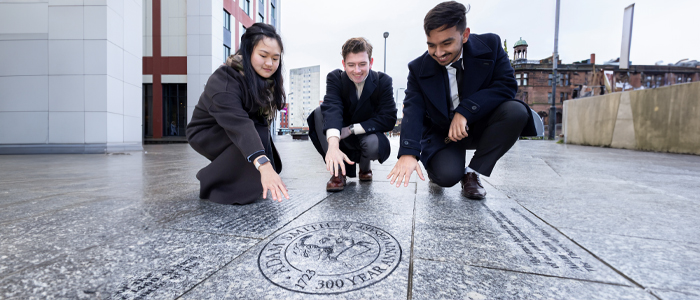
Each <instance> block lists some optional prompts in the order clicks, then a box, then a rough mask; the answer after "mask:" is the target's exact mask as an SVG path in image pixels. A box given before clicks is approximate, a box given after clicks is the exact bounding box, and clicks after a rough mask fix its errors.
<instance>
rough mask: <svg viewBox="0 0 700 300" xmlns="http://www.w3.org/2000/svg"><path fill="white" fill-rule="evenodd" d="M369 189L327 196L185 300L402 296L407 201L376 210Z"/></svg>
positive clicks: (406, 258)
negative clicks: (399, 209) (400, 208)
mask: <svg viewBox="0 0 700 300" xmlns="http://www.w3.org/2000/svg"><path fill="white" fill-rule="evenodd" d="M373 187H374V185H372V187H371V188H370V187H366V190H362V189H361V188H360V189H361V191H360V192H359V193H358V194H359V196H360V197H356V195H355V194H354V193H349V192H350V190H346V191H343V192H339V193H334V194H332V195H331V196H330V197H328V198H327V199H326V200H324V201H323V202H322V203H320V204H318V205H317V206H315V207H313V208H312V209H310V210H309V211H308V212H306V213H304V214H302V215H301V216H299V218H298V219H296V220H294V221H293V222H291V223H290V224H289V225H287V226H285V227H284V228H282V229H280V230H279V231H277V232H275V233H273V234H272V235H271V237H270V238H269V239H266V240H265V241H263V242H262V243H261V244H259V245H257V246H256V247H254V248H253V249H252V250H251V251H249V252H247V253H246V254H245V255H244V256H242V257H240V258H238V259H236V260H235V261H234V262H233V263H231V264H230V265H229V266H227V267H226V268H225V269H223V270H222V271H221V272H218V273H217V274H216V275H214V276H212V277H211V278H209V279H208V280H206V281H205V282H203V283H202V284H201V285H199V286H197V287H196V288H195V289H193V290H192V291H191V292H189V293H187V294H185V295H184V296H183V298H184V299H202V298H207V297H217V298H224V299H240V298H261V299H368V298H377V299H400V298H406V295H407V292H408V290H407V288H406V287H407V282H408V266H409V263H408V262H409V257H410V252H408V251H407V250H405V249H410V245H411V230H410V228H411V227H412V219H411V215H412V206H413V203H412V201H413V200H412V199H410V200H407V201H405V202H404V204H403V205H405V206H408V207H409V208H410V209H407V210H405V211H406V214H407V215H401V214H396V213H395V212H396V211H395V210H393V209H392V208H391V207H387V208H385V209H375V208H376V207H375V206H374V205H373V204H372V202H375V201H377V200H379V198H368V197H367V194H373V191H374V188H373ZM406 194H411V193H409V192H407V193H406ZM363 196H364V197H363ZM406 198H408V197H406ZM351 202H358V204H364V205H366V206H365V209H357V210H348V209H347V207H348V206H350V207H361V205H354V204H349V205H340V204H342V203H346V204H347V203H351ZM304 250H306V251H304ZM307 251H308V252H307ZM282 252H284V253H282ZM336 253H338V254H339V255H337V256H336V257H335V258H331V257H332V256H333V255H335V254H336ZM300 266H305V267H300ZM296 268H299V269H298V270H297V269H296ZM276 272H277V273H278V274H275V273H276ZM287 274H289V276H287Z"/></svg>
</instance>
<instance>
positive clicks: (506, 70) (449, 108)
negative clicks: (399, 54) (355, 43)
mask: <svg viewBox="0 0 700 300" xmlns="http://www.w3.org/2000/svg"><path fill="white" fill-rule="evenodd" d="M467 11H468V9H467V8H466V7H465V6H464V5H462V4H460V3H458V2H455V1H448V2H443V3H440V4H438V5H437V6H435V7H434V8H433V9H432V10H430V11H429V12H428V14H427V15H426V16H425V19H424V25H423V27H424V29H425V34H426V38H427V43H428V51H427V52H425V53H424V54H423V55H421V56H420V57H418V58H417V59H415V60H413V61H412V62H410V63H409V64H408V69H409V74H408V84H407V89H406V98H405V100H404V109H403V121H402V124H401V142H400V143H401V144H400V148H399V161H398V162H397V163H396V165H395V166H394V168H393V169H392V171H391V172H390V173H389V176H387V178H390V179H391V180H390V182H391V184H394V182H395V181H396V186H397V187H398V186H399V185H401V182H402V181H404V182H405V186H408V181H409V179H410V177H411V174H412V173H413V171H416V172H417V174H418V176H419V177H420V178H421V179H422V180H425V179H424V177H423V172H422V171H421V168H420V166H419V165H418V160H419V159H420V161H421V162H422V163H423V166H425V169H426V171H427V172H428V176H429V177H430V180H431V181H432V182H433V183H435V184H438V185H440V186H443V187H449V186H454V185H455V184H457V182H460V181H461V183H462V192H463V195H464V196H465V197H467V198H470V199H484V197H485V196H486V190H485V189H484V187H483V185H482V184H481V181H480V180H479V174H481V175H485V176H490V175H491V171H492V170H493V168H494V166H495V164H496V162H497V161H498V159H500V158H501V157H502V156H503V155H504V154H505V153H506V152H507V151H508V150H509V149H510V148H511V147H512V146H513V144H515V142H516V141H517V140H518V138H519V137H520V136H521V135H536V131H535V124H534V119H533V117H532V113H531V111H530V109H529V107H528V106H527V104H525V103H523V102H522V101H519V100H515V99H513V98H514V97H515V93H516V92H517V85H516V81H515V78H514V76H513V68H512V67H511V65H510V61H509V60H508V56H507V55H506V53H505V51H504V50H503V48H502V46H501V40H500V38H499V37H498V36H497V35H495V34H481V35H477V34H470V29H469V28H468V27H467V19H466V13H467ZM467 149H474V150H476V151H475V152H474V157H473V158H472V159H471V161H470V162H469V165H468V166H465V163H466V159H465V156H466V150H467Z"/></svg>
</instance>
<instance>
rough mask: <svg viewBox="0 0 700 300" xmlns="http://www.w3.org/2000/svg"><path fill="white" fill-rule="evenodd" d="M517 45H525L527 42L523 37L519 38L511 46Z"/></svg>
mask: <svg viewBox="0 0 700 300" xmlns="http://www.w3.org/2000/svg"><path fill="white" fill-rule="evenodd" d="M518 46H527V42H526V41H525V40H523V38H520V40H518V41H517V42H515V45H513V47H518Z"/></svg>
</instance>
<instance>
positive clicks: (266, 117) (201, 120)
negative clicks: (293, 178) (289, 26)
mask: <svg viewBox="0 0 700 300" xmlns="http://www.w3.org/2000/svg"><path fill="white" fill-rule="evenodd" d="M283 51H284V47H283V46H282V38H280V36H279V35H278V34H277V32H276V31H275V28H274V27H272V26H270V25H267V24H263V23H255V24H253V25H252V26H250V27H249V28H248V29H247V30H246V32H245V34H243V36H242V37H241V45H240V49H239V50H238V52H236V53H235V54H233V55H231V56H230V57H228V58H227V60H226V63H225V64H224V65H222V66H221V67H219V69H217V70H216V71H214V74H212V75H211V77H209V80H208V81H207V84H206V86H205V87H204V92H203V93H202V95H201V96H200V97H199V103H197V106H195V109H194V112H193V113H192V120H191V121H190V123H189V124H188V125H187V140H188V141H189V143H190V145H191V146H192V148H193V149H194V150H195V151H197V152H198V153H199V154H201V155H203V156H204V157H206V158H208V159H209V160H211V163H210V164H209V165H208V166H206V167H205V168H203V169H202V170H200V171H199V172H198V173H197V179H199V182H200V192H199V197H200V198H202V199H209V200H211V201H214V202H217V203H225V204H247V203H250V202H253V201H255V200H256V199H258V198H259V197H260V196H261V195H262V196H263V198H266V196H267V191H270V192H271V194H272V199H273V200H277V201H282V196H284V197H285V198H287V199H289V195H288V194H287V188H286V186H285V185H284V182H282V179H281V178H280V177H279V175H278V173H279V172H281V171H282V161H281V160H280V157H279V155H278V153H277V149H276V148H275V145H274V143H273V142H272V138H271V136H270V130H269V125H270V124H271V123H272V122H273V121H274V117H275V115H276V113H277V111H278V110H279V109H280V108H283V107H284V105H285V95H284V88H283V83H282V53H283Z"/></svg>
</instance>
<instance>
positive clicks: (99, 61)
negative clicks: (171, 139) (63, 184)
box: [0, 0, 143, 154]
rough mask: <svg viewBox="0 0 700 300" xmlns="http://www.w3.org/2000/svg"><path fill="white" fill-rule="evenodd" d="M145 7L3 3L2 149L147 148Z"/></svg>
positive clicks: (93, 0) (88, 0)
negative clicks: (144, 141) (143, 70)
mask: <svg viewBox="0 0 700 300" xmlns="http://www.w3.org/2000/svg"><path fill="white" fill-rule="evenodd" d="M142 5H143V2H142V0H123V1H106V0H102V1H100V0H70V1H69V0H66V1H53V0H44V1H41V0H36V1H21V0H15V1H13V0H6V1H2V2H0V66H2V67H0V154H15V153H104V152H108V151H127V150H141V149H142V146H141V145H142V139H141V136H142V135H141V122H142V111H141V93H142V91H141V65H142V61H141V57H142V45H141V44H142V36H141V27H142V18H141V15H142V10H143V6H142Z"/></svg>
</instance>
